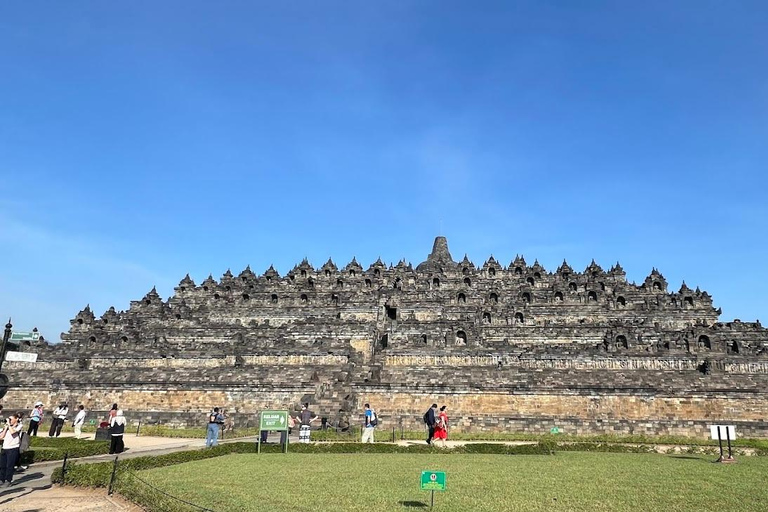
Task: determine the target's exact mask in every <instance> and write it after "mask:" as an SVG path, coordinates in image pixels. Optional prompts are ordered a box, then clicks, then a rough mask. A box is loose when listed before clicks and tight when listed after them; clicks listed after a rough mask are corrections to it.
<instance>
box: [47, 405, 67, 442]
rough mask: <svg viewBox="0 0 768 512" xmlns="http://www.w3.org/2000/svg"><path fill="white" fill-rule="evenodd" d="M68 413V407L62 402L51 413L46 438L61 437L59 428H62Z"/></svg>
mask: <svg viewBox="0 0 768 512" xmlns="http://www.w3.org/2000/svg"><path fill="white" fill-rule="evenodd" d="M68 413H69V406H67V403H66V402H62V403H61V405H60V406H58V407H57V408H56V409H54V411H53V421H52V422H51V428H50V429H49V430H48V437H53V436H54V435H55V436H56V437H59V436H60V435H61V427H63V426H64V421H65V420H66V419H67V414H68Z"/></svg>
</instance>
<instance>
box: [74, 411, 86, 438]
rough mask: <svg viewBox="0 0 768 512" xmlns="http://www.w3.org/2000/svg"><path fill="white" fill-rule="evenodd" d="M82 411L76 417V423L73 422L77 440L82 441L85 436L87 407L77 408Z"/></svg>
mask: <svg viewBox="0 0 768 512" xmlns="http://www.w3.org/2000/svg"><path fill="white" fill-rule="evenodd" d="M77 408H78V409H80V410H79V411H78V412H77V416H75V421H73V422H72V426H73V427H75V439H80V437H81V436H82V435H83V430H82V429H83V423H85V406H83V405H79V406H77Z"/></svg>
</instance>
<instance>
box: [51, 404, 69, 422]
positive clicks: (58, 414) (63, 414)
mask: <svg viewBox="0 0 768 512" xmlns="http://www.w3.org/2000/svg"><path fill="white" fill-rule="evenodd" d="M68 412H69V409H67V408H66V407H57V408H56V410H55V411H53V416H54V417H55V418H59V419H60V420H63V419H66V418H67V413H68Z"/></svg>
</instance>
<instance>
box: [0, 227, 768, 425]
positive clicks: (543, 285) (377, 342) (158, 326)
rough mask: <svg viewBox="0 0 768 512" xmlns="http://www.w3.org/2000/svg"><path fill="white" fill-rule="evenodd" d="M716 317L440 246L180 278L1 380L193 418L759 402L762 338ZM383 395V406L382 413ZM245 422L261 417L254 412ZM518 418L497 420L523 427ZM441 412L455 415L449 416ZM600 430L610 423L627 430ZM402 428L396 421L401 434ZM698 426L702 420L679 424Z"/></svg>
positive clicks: (605, 274) (663, 298)
mask: <svg viewBox="0 0 768 512" xmlns="http://www.w3.org/2000/svg"><path fill="white" fill-rule="evenodd" d="M505 261H509V260H505ZM528 261H531V260H530V259H529V260H528ZM148 288H149V286H148ZM719 315H720V310H719V309H716V308H715V307H714V306H713V301H712V297H711V296H710V295H709V294H708V293H707V292H706V291H702V290H701V289H700V288H698V287H696V288H691V287H689V286H688V285H687V284H686V283H683V284H682V286H681V287H680V288H679V289H678V290H677V291H670V285H669V283H668V282H667V280H666V279H665V278H664V276H663V275H662V274H661V272H660V271H659V270H657V269H656V268H652V270H651V272H650V273H649V275H648V276H647V277H645V278H643V280H642V282H641V283H640V284H635V283H633V282H628V281H627V277H626V273H625V271H624V269H623V268H622V267H621V265H620V264H619V263H618V262H617V263H615V264H614V265H612V266H611V267H610V268H609V269H608V270H605V269H604V268H603V267H602V266H601V265H599V264H598V263H597V262H596V261H594V260H592V261H591V262H590V263H589V264H588V265H587V266H586V267H585V268H584V270H583V271H581V272H578V271H575V270H574V269H573V267H572V266H571V265H570V264H568V263H567V262H566V261H565V260H563V262H562V264H560V265H559V266H558V267H557V268H556V269H555V270H547V268H545V267H544V266H543V265H542V264H541V263H539V261H538V260H536V259H533V263H532V264H528V263H527V261H526V259H525V257H523V256H522V255H516V256H515V257H514V258H513V259H512V261H510V263H509V265H507V266H504V265H502V264H501V263H500V262H499V260H497V259H496V258H495V257H494V256H489V257H488V259H487V260H486V261H485V262H483V263H482V264H480V265H475V264H474V263H473V262H472V261H470V259H469V258H468V256H467V255H466V254H465V255H464V257H463V258H462V259H461V260H460V261H455V260H454V259H453V256H452V255H451V252H450V250H449V248H448V241H447V239H446V238H445V237H437V238H436V239H435V241H434V244H433V247H432V251H431V252H430V253H429V254H428V255H427V257H426V259H425V260H424V261H422V262H421V263H419V264H418V265H416V266H415V267H414V266H413V265H412V264H411V263H409V262H407V261H406V260H400V261H399V262H398V263H397V264H395V265H392V264H387V263H385V262H384V261H382V259H381V258H379V259H377V260H376V261H375V262H373V263H371V264H370V265H369V266H368V267H367V268H365V267H364V266H363V265H361V264H360V263H359V262H358V261H357V259H356V258H352V260H351V261H349V262H348V263H346V264H343V263H342V262H339V265H337V264H336V263H335V262H334V260H333V259H332V258H328V260H327V261H325V263H323V264H322V265H321V266H319V267H315V266H313V264H312V263H311V262H310V261H309V260H308V259H307V258H304V259H303V260H302V261H301V262H299V263H298V264H297V265H296V266H295V267H294V268H292V269H290V270H289V271H288V272H286V273H285V275H280V273H279V272H278V271H277V270H276V269H275V268H274V267H272V266H270V267H269V268H267V269H266V270H265V271H264V272H263V273H261V274H258V273H257V272H254V271H253V270H252V269H251V267H250V266H248V267H246V268H245V269H243V270H242V271H240V272H239V273H233V272H232V271H230V270H227V272H225V273H224V275H223V276H222V277H221V278H220V279H218V280H217V279H215V278H214V277H213V276H212V275H209V276H207V277H206V278H205V279H204V280H202V281H201V282H200V283H199V284H198V283H196V282H195V280H193V279H192V278H191V277H190V276H189V275H188V274H187V275H185V276H184V277H183V278H182V279H181V281H180V282H179V284H178V286H176V287H175V288H174V291H173V295H172V296H171V297H168V298H165V299H164V298H162V297H161V296H160V294H159V293H158V291H157V290H156V289H155V288H151V289H150V291H149V292H148V293H147V294H146V295H145V296H144V297H142V298H141V299H139V300H135V301H132V302H131V303H130V307H129V308H128V309H127V310H124V311H118V310H116V309H115V308H109V309H108V310H107V311H106V312H104V313H103V314H101V316H98V317H97V316H96V315H95V314H94V312H93V311H92V310H91V308H90V306H86V307H85V308H84V309H83V310H82V311H80V312H79V313H77V314H76V315H75V316H74V318H73V319H72V320H71V321H70V324H71V326H70V330H69V332H67V333H65V334H63V335H62V342H61V343H59V344H56V345H51V344H47V343H42V344H40V346H38V347H32V349H34V350H36V351H37V352H38V354H39V357H38V363H36V364H38V365H39V366H38V368H46V370H45V372H42V373H41V372H30V371H28V370H29V368H27V367H24V366H23V364H22V363H13V364H10V369H9V372H13V371H14V370H13V368H14V367H18V369H17V373H16V377H15V378H16V379H17V382H18V383H19V386H20V387H19V390H23V389H29V390H30V393H32V391H31V390H33V389H34V388H35V387H37V388H40V387H41V386H42V388H46V389H47V388H48V387H50V385H51V384H50V379H42V378H41V376H42V375H46V372H47V375H49V376H51V377H52V378H54V377H55V378H60V380H61V381H62V382H68V383H70V384H69V385H68V386H69V387H66V386H65V387H64V388H62V389H64V391H61V393H65V394H66V393H69V395H66V396H63V398H68V399H69V398H71V399H72V400H73V401H74V400H81V398H80V394H79V393H81V391H82V393H86V391H85V390H87V389H92V388H98V389H101V390H102V391H103V392H104V393H107V394H109V393H112V392H114V393H118V392H120V391H119V390H120V389H126V390H133V391H135V392H136V393H138V395H137V396H140V395H141V393H142V392H143V391H142V390H145V389H146V390H150V389H166V388H167V389H171V390H175V391H173V393H182V391H181V390H184V389H187V388H190V386H191V387H192V388H194V389H198V391H197V392H196V393H197V394H196V395H195V396H196V397H197V398H199V399H203V400H204V399H205V397H206V396H208V395H207V393H208V391H213V390H219V391H222V392H225V393H228V394H227V395H226V396H230V397H239V396H241V395H238V393H245V395H242V396H246V395H247V396H253V395H254V394H255V395H258V396H264V397H271V398H270V400H274V401H277V402H281V401H282V402H281V403H283V402H285V400H286V398H285V397H293V398H290V399H288V403H284V406H285V407H292V406H293V405H295V403H299V401H302V399H303V400H304V401H306V400H307V399H310V400H315V401H316V404H318V405H317V408H318V409H320V411H319V412H323V411H327V414H331V412H334V411H337V410H338V409H339V408H350V407H356V406H357V405H358V404H357V403H356V400H358V399H360V397H368V396H372V397H375V398H378V399H380V400H382V401H385V404H384V405H383V407H384V408H385V409H386V407H391V408H392V409H393V410H394V409H397V410H400V411H406V409H408V407H411V406H413V407H416V405H408V406H406V405H403V404H406V403H407V404H414V403H415V402H416V401H417V400H416V399H415V398H413V397H412V396H411V398H405V397H406V395H407V394H408V393H411V392H413V390H414V389H419V390H420V391H419V392H418V393H419V394H421V395H425V394H429V393H432V392H434V393H438V394H442V395H446V396H455V397H456V398H455V400H457V401H460V400H464V398H461V397H470V396H475V399H476V400H479V402H477V403H483V402H482V400H483V397H484V396H486V394H489V395H488V396H491V395H493V396H512V395H514V394H515V393H528V394H532V395H531V396H534V395H536V393H543V394H544V395H546V396H550V397H551V396H554V397H559V398H557V400H561V401H562V404H561V405H558V406H557V407H560V409H558V410H572V409H574V408H576V409H578V408H579V407H580V405H579V404H578V403H576V402H573V403H572V401H573V400H575V399H573V397H574V396H578V395H580V394H582V393H584V394H589V393H591V394H593V395H599V396H603V395H605V396H609V395H610V396H627V397H631V396H634V395H633V393H646V394H650V395H652V396H655V395H654V394H658V396H665V397H677V396H679V394H680V393H681V391H680V390H687V391H686V392H687V393H694V392H695V393H698V395H697V396H699V395H700V396H703V397H706V396H708V393H710V390H713V391H711V392H712V393H714V392H715V391H714V390H720V391H722V390H729V389H730V390H732V391H733V393H734V397H736V396H737V395H738V396H739V397H741V395H739V393H753V394H751V395H749V396H751V397H753V398H754V397H755V396H758V395H755V394H754V393H757V392H758V390H761V389H766V386H765V384H768V382H765V379H766V375H768V348H766V347H768V333H767V331H766V329H764V328H763V327H762V326H761V325H760V323H759V322H741V321H737V320H734V321H731V322H723V321H721V320H720V319H719ZM705 363H706V364H705ZM24 364H28V363H24ZM29 364H31V363H29ZM14 365H15V366H14ZM46 365H47V366H46ZM115 368H120V369H121V371H119V372H115V371H114V369H115ZM703 369H705V370H706V371H702V370H703ZM57 372H58V373H57ZM59 373H61V375H60V376H59ZM436 376H437V377H436ZM761 383H763V384H761ZM78 386H79V387H78ZM110 386H111V387H110ZM195 386H197V387H195ZM425 386H426V387H425ZM430 386H432V387H431V388H430ZM760 386H762V387H760ZM432 389H434V391H430V390H432ZM77 390H80V391H77ZM238 390H240V391H238ZM257 390H258V393H257ZM382 390H386V391H387V393H389V394H388V395H385V394H383V393H384V392H383V391H382ZM622 390H624V391H622ZM637 390H642V391H637ZM19 392H20V393H21V391H19ZM51 392H55V393H59V392H58V391H53V390H52V391H51ZM149 392H150V391H147V393H149ZM169 392H171V391H169ZM759 392H762V391H759ZM248 393H251V395H248ZM270 393H274V395H270ZM377 393H382V394H379V395H377ZM499 393H501V395H499ZM390 395H391V396H393V397H395V398H392V400H395V402H392V403H389V404H387V402H386V401H387V400H390V398H387V397H388V396H390ZM10 396H13V394H12V393H11V394H10ZM57 396H58V395H57ZM152 396H154V395H152ZM179 396H181V395H179ZM211 396H213V395H211ZM398 396H401V397H404V398H403V400H404V402H402V403H400V402H396V400H397V397H398ZM408 396H410V395H408ZM536 396H538V395H536ZM542 396H543V395H542ZM200 397H202V398H200ZM281 397H282V398H281ZM478 397H479V398H478ZM568 397H570V398H568ZM197 398H192V399H191V400H192V401H193V402H194V400H196V399H197ZM241 398H242V397H241ZM241 398H230V399H231V400H235V401H238V400H241ZM294 398H295V400H294ZM265 399H266V398H265ZM627 399H628V400H629V398H627ZM734 399H735V398H734ZM148 400H149V399H148ZM179 400H182V399H181V398H179ZM242 400H246V398H242ZM247 400H254V398H247ZM467 400H469V398H467ZM531 400H534V399H533V398H531ZM545 401H546V400H545ZM22 402H23V400H21V398H20V399H19V406H22V405H23V407H22V408H25V407H26V406H27V404H26V402H24V403H22ZM294 402H295V403H294ZM179 403H181V402H179ZM194 403H196V402H194ZM458 403H459V402H457V404H458ZM566 403H567V404H570V405H563V404H566ZM134 405H135V408H134V410H136V411H137V414H144V413H142V412H141V411H144V412H145V413H146V414H145V415H146V417H147V418H150V417H162V416H163V415H164V414H166V415H168V417H174V418H186V417H187V416H189V418H190V419H189V421H190V422H194V419H193V417H194V416H193V413H192V412H189V414H187V413H186V412H182V411H179V410H167V409H168V406H167V405H163V404H159V405H158V404H155V405H152V403H151V400H149V401H147V402H146V403H137V404H134ZM220 405H224V404H220ZM235 405H236V406H237V407H238V408H239V409H241V410H249V409H248V407H247V406H244V405H243V404H241V403H238V404H235ZM273 405H275V403H273ZM99 407H100V404H91V406H90V409H92V410H98V409H99ZM201 407H202V406H201ZM250 407H251V409H250V410H252V413H253V414H257V409H258V407H259V405H258V404H256V403H252V404H251V405H250ZM419 407H420V405H419ZM494 407H496V406H495V405H494ZM187 408H188V407H187ZM381 408H382V405H379V409H381ZM470 408H471V407H470V406H467V410H466V414H467V418H468V419H467V420H466V422H465V423H466V425H467V428H471V427H472V425H475V426H476V427H477V428H497V427H498V424H491V423H489V424H488V425H486V424H485V423H484V421H485V420H482V419H479V418H480V417H482V416H483V410H482V408H481V409H480V410H475V411H470V410H469V409H470ZM513 409H514V407H513V406H512V405H510V411H509V414H510V417H518V416H520V414H518V416H514V414H515V413H514V410H513ZM585 410H586V409H585ZM454 411H456V412H455V413H456V414H457V415H458V416H459V417H461V416H462V414H464V412H463V409H462V408H461V406H460V405H457V406H456V407H454ZM494 414H496V413H494ZM521 414H523V413H521ZM530 414H531V415H532V416H531V417H532V418H533V417H539V416H537V415H541V414H543V415H544V416H546V417H551V418H555V417H556V414H555V413H554V412H553V413H552V414H551V415H550V416H547V415H546V411H542V410H538V409H532V411H531V413H530ZM606 414H607V415H608V416H607V417H606V421H608V420H609V419H610V418H615V417H616V414H619V416H620V415H621V414H623V413H615V414H614V413H610V412H606ZM702 414H703V413H702ZM408 416H409V413H406V412H402V418H403V419H402V421H409V420H408V419H407V418H408ZM470 416H471V418H470ZM523 416H524V414H523ZM662 416H664V414H663V412H659V417H662ZM520 417H522V416H520ZM694 420H695V421H704V418H694V419H690V418H689V419H688V420H686V421H694ZM185 421H186V420H185ZM489 421H490V420H489ZM510 421H512V420H510ZM526 421H527V420H526ZM531 421H533V420H531ZM611 421H612V420H611ZM617 421H618V420H617ZM665 421H666V420H665ZM681 421H682V420H681ZM745 421H746V420H745ZM534 423H535V422H534ZM534 423H531V425H533V424H534ZM609 423H610V422H609ZM609 423H606V425H608V424H609ZM588 424H589V422H588V421H587V419H586V418H585V419H584V422H583V425H582V426H581V427H579V428H582V427H583V428H585V429H588V428H592V429H593V430H594V428H597V427H596V426H594V425H592V426H591V427H590V426H588ZM681 424H682V423H681ZM494 425H495V426H494ZM542 425H543V424H542ZM617 425H618V424H617ZM621 425H624V424H621ZM621 425H619V426H617V428H625V427H623V426H621ZM627 425H629V424H627ZM670 425H672V424H670ZM697 425H698V424H697ZM526 428H528V427H526ZM530 428H533V427H530ZM541 428H544V426H542V427H541ZM600 428H602V427H600ZM626 428H630V427H626ZM643 428H645V427H643ZM669 428H670V429H673V430H670V432H671V431H675V430H674V428H678V427H674V428H673V426H670V427H669ZM680 428H681V429H682V428H683V427H680ZM702 428H703V427H702ZM755 428H758V427H755ZM761 428H762V427H761ZM675 432H677V431H675ZM681 432H683V431H682V430H681ZM683 433H685V432H683Z"/></svg>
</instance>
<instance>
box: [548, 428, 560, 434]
mask: <svg viewBox="0 0 768 512" xmlns="http://www.w3.org/2000/svg"><path fill="white" fill-rule="evenodd" d="M562 432H563V431H562V430H561V429H559V428H558V427H552V428H551V429H549V433H550V434H561V433H562Z"/></svg>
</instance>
